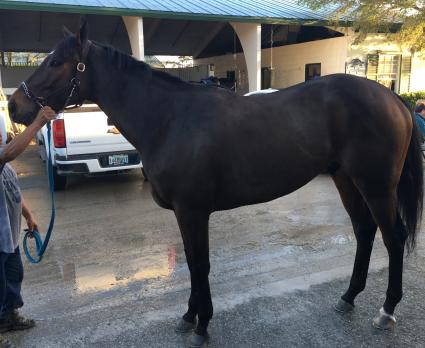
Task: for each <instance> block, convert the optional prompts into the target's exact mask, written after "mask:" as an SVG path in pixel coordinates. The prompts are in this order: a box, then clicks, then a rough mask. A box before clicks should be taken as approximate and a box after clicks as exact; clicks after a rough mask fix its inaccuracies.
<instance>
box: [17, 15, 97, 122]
mask: <svg viewBox="0 0 425 348" xmlns="http://www.w3.org/2000/svg"><path fill="white" fill-rule="evenodd" d="M89 45H90V43H89V41H88V40H87V24H86V21H82V23H81V26H80V30H79V32H78V33H76V34H73V33H71V32H70V31H69V30H68V29H66V28H64V38H63V39H62V40H61V41H60V42H59V43H58V44H57V46H56V47H55V49H54V51H53V52H51V53H50V54H49V55H48V56H47V57H46V58H45V59H44V61H43V63H42V64H41V65H40V66H39V67H38V68H37V70H36V71H35V72H34V73H33V74H32V75H31V76H30V77H29V78H28V79H27V80H26V81H25V82H23V83H22V84H21V85H20V86H19V88H18V89H17V90H16V91H15V93H13V95H12V96H11V98H10V99H9V114H10V117H11V119H12V120H13V121H14V122H17V123H22V124H25V125H29V124H30V123H32V121H33V120H34V118H35V116H36V115H37V112H38V110H39V109H40V107H41V106H42V105H49V106H50V107H51V108H52V109H54V110H55V111H56V112H58V111H61V110H62V109H63V108H64V107H65V106H66V105H65V104H74V103H78V102H80V101H82V100H84V99H86V98H87V95H84V94H85V93H84V92H85V88H84V86H83V85H87V81H86V80H87V77H85V76H84V75H85V74H84V73H83V72H81V70H84V69H85V65H84V64H81V63H85V62H84V61H83V60H84V59H86V55H87V51H88V48H87V47H88V46H89ZM79 71H80V72H79ZM83 80H84V81H83ZM80 84H81V85H80ZM73 87H74V90H73V91H72V88H73ZM71 91H72V92H71Z"/></svg>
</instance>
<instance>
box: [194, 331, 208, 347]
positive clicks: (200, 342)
mask: <svg viewBox="0 0 425 348" xmlns="http://www.w3.org/2000/svg"><path fill="white" fill-rule="evenodd" d="M208 339H209V337H208V334H205V336H202V335H198V334H197V333H195V332H194V333H193V334H192V335H191V336H190V338H189V347H190V348H201V347H205V346H206V345H207V343H208Z"/></svg>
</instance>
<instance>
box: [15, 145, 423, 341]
mask: <svg viewBox="0 0 425 348" xmlns="http://www.w3.org/2000/svg"><path fill="white" fill-rule="evenodd" d="M13 165H14V167H15V169H16V170H17V171H18V173H19V177H20V181H21V186H22V188H23V192H24V195H25V198H26V199H27V201H28V203H29V204H30V206H32V208H33V210H34V212H35V215H36V216H37V217H38V218H39V221H40V223H41V225H43V226H46V224H47V223H48V221H49V216H50V215H49V214H50V203H49V198H48V190H47V187H46V176H45V174H44V167H43V164H42V163H41V161H40V160H39V159H38V158H37V157H36V151H35V149H34V148H32V149H30V150H28V151H27V152H26V153H25V154H23V155H22V156H21V157H20V158H19V160H17V161H16V163H13ZM57 209H58V210H57V211H58V213H57V214H58V215H57V223H56V227H55V231H54V234H53V238H52V240H51V243H50V245H49V248H48V250H47V253H46V257H45V259H44V260H43V262H42V263H41V264H39V265H30V264H28V263H26V262H25V269H26V275H25V281H24V300H25V306H24V308H23V309H22V311H23V313H24V314H27V315H30V316H32V317H34V318H35V319H36V320H37V327H36V328H35V329H33V330H30V331H28V332H19V333H11V334H7V337H8V338H9V339H10V340H11V341H12V342H14V343H15V344H16V345H18V346H19V347H43V348H44V347H46V348H48V347H185V346H186V339H187V337H186V336H181V335H177V334H175V333H174V331H173V327H174V324H175V323H176V322H177V320H178V318H179V317H180V316H181V315H182V314H183V313H184V311H185V309H186V303H187V300H188V296H189V288H190V283H189V272H188V269H187V266H186V262H185V258H184V253H183V247H182V242H181V238H180V234H179V232H178V228H177V223H176V220H175V217H174V215H173V213H172V212H170V211H167V210H163V209H161V208H159V207H158V206H157V205H156V204H155V203H154V202H153V200H152V198H151V196H150V190H149V184H148V183H144V182H143V181H142V179H141V175H140V174H139V173H138V172H137V171H136V172H131V173H129V174H125V175H121V176H106V177H93V178H75V179H73V180H71V184H70V187H69V188H68V189H67V190H66V191H64V192H60V193H58V194H57ZM210 241H211V242H210V246H211V276H210V282H211V291H212V296H213V304H214V311H215V314H214V317H213V319H212V321H211V324H210V330H209V331H210V335H211V340H210V343H209V346H210V347H341V346H346V347H382V346H394V347H395V346H402V347H424V346H425V343H424V342H425V330H424V329H425V319H424V314H423V313H424V309H425V300H424V297H423V294H424V289H425V277H424V275H425V262H424V261H425V238H424V235H423V234H421V235H420V240H419V243H418V249H417V251H416V253H415V254H414V255H412V256H411V257H409V259H408V260H407V262H406V270H405V283H404V284H405V286H404V289H405V295H404V299H403V301H402V302H401V304H400V305H399V307H398V309H397V312H396V316H397V318H398V324H397V328H396V329H395V331H393V332H380V331H377V330H375V329H373V328H372V326H371V319H372V318H373V317H374V316H375V315H376V314H377V313H378V310H379V308H380V307H381V306H382V303H383V301H384V298H385V291H386V285H387V270H386V267H387V254H386V250H385V248H384V247H383V243H382V240H381V238H380V237H378V238H377V240H376V243H375V248H374V252H373V256H372V258H373V259H372V265H371V274H370V276H369V278H368V285H367V288H366V290H365V291H364V292H363V293H362V294H361V295H360V296H359V298H358V301H357V306H356V310H355V312H354V313H352V314H351V315H346V316H341V315H338V314H336V313H335V312H334V311H333V310H332V306H333V305H334V303H335V302H336V301H337V299H338V298H339V297H340V295H341V294H342V293H343V292H344V290H345V289H346V287H347V286H348V283H349V276H350V274H351V269H352V266H353V259H354V252H355V240H354V236H353V233H352V229H351V225H350V221H349V218H348V216H347V213H346V212H345V210H344V209H343V207H342V204H341V201H340V199H339V197H338V193H337V191H336V189H335V187H334V185H333V183H332V181H331V180H330V179H329V178H328V177H327V176H320V177H318V178H316V179H315V180H314V181H313V182H311V183H310V184H308V185H307V186H305V187H303V188H302V189H300V190H298V191H296V192H294V193H293V194H291V195H289V196H287V197H284V198H281V199H278V200H275V201H273V202H269V203H266V204H260V205H254V206H249V207H243V208H240V209H235V210H232V211H226V212H218V213H214V214H213V215H212V217H211V221H210Z"/></svg>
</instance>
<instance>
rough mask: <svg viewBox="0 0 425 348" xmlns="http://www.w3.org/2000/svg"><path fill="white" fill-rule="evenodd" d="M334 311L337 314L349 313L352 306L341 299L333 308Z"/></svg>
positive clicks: (352, 308)
mask: <svg viewBox="0 0 425 348" xmlns="http://www.w3.org/2000/svg"><path fill="white" fill-rule="evenodd" d="M334 309H335V311H337V312H338V313H343V314H345V313H349V312H352V311H353V310H354V306H353V305H352V304H351V303H348V302H346V301H344V300H343V299H342V298H340V299H339V301H338V303H337V304H336V305H335V306H334Z"/></svg>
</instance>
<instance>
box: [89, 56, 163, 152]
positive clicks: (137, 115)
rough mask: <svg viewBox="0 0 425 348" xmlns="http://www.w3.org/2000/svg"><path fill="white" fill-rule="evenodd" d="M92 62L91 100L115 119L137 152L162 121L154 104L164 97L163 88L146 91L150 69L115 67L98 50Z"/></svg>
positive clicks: (144, 146) (142, 148) (143, 146)
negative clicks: (161, 89) (138, 69)
mask: <svg viewBox="0 0 425 348" xmlns="http://www.w3.org/2000/svg"><path fill="white" fill-rule="evenodd" d="M97 51H98V52H96V53H97V56H96V57H95V59H96V63H95V64H92V66H93V75H92V83H93V90H94V95H93V101H94V102H96V103H97V104H98V105H99V106H100V107H101V109H102V110H103V111H104V112H105V114H106V115H107V116H108V117H109V118H110V119H111V120H112V121H113V122H114V124H115V125H116V126H117V127H118V129H119V130H120V131H121V132H122V133H123V135H124V136H125V137H126V138H127V139H128V140H129V141H130V143H132V145H133V146H135V147H136V148H137V149H138V150H139V151H140V152H143V151H144V150H148V149H147V146H149V144H151V143H153V141H151V139H150V138H151V137H153V136H154V135H155V133H156V132H155V131H154V130H155V128H157V127H158V126H159V125H160V124H161V115H160V114H157V113H156V108H155V105H156V104H158V103H160V100H161V98H164V95H162V94H163V93H166V91H160V90H159V91H158V90H156V91H155V93H154V94H152V93H151V92H150V91H149V84H150V78H151V72H150V71H149V70H148V69H147V70H146V71H143V69H141V71H138V72H137V73H136V74H135V73H134V72H131V71H126V70H125V69H118V67H116V66H114V64H113V63H109V62H107V60H106V59H102V56H99V55H101V52H100V50H97Z"/></svg>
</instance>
